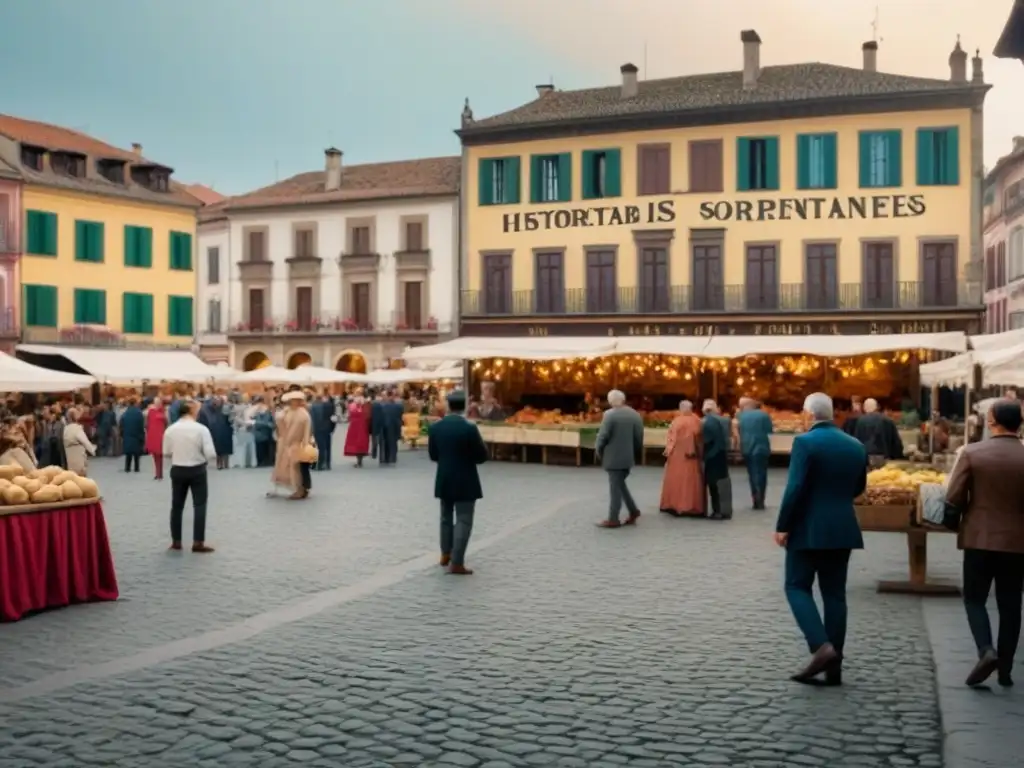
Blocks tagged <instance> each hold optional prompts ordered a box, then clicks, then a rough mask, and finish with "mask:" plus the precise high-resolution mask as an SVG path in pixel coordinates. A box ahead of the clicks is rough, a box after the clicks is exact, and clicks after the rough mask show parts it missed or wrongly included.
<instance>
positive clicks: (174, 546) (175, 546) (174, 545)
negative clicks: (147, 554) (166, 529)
mask: <svg viewBox="0 0 1024 768" xmlns="http://www.w3.org/2000/svg"><path fill="white" fill-rule="evenodd" d="M167 549H168V550H170V551H171V552H181V542H180V541H172V542H171V546H169V547H168V548H167Z"/></svg>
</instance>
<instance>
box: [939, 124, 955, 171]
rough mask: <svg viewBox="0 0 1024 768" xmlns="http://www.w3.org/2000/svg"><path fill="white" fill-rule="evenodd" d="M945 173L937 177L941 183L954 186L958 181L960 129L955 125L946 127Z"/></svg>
mask: <svg viewBox="0 0 1024 768" xmlns="http://www.w3.org/2000/svg"><path fill="white" fill-rule="evenodd" d="M945 170H946V173H945V174H944V176H945V178H942V179H938V180H937V181H938V182H939V183H941V184H950V185H953V186H956V185H958V184H959V183H960V129H959V128H957V127H956V126H954V127H952V128H947V129H946V169H945Z"/></svg>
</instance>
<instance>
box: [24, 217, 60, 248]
mask: <svg viewBox="0 0 1024 768" xmlns="http://www.w3.org/2000/svg"><path fill="white" fill-rule="evenodd" d="M25 253H30V254H32V255H34V256H56V255H57V214H56V213H48V212H46V211H27V212H26V214H25Z"/></svg>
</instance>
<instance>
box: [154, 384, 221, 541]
mask: <svg viewBox="0 0 1024 768" xmlns="http://www.w3.org/2000/svg"><path fill="white" fill-rule="evenodd" d="M195 411H196V404H195V403H193V402H183V403H182V404H181V409H180V411H179V412H178V420H177V421H176V422H174V423H173V424H172V425H171V426H169V427H168V428H167V431H166V432H164V456H165V457H167V460H168V461H170V463H171V549H172V550H174V551H180V550H181V517H182V513H183V512H184V509H185V499H186V498H187V497H188V494H189V491H191V492H192V551H193V552H198V553H202V554H206V553H209V552H213V547H208V546H207V545H206V499H207V495H208V493H209V486H208V485H207V478H206V465H207V464H208V463H209V462H210V461H213V460H214V459H216V458H217V450H216V449H215V448H214V446H213V436H212V435H211V434H210V430H209V429H207V428H206V427H205V426H204V425H202V424H199V423H198V422H197V421H196V420H195Z"/></svg>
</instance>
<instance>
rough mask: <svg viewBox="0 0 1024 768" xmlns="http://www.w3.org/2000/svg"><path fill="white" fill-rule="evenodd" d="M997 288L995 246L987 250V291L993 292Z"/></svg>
mask: <svg viewBox="0 0 1024 768" xmlns="http://www.w3.org/2000/svg"><path fill="white" fill-rule="evenodd" d="M995 287H996V247H995V246H994V245H993V246H991V247H990V248H987V249H985V290H986V291H991V290H993V289H995Z"/></svg>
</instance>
